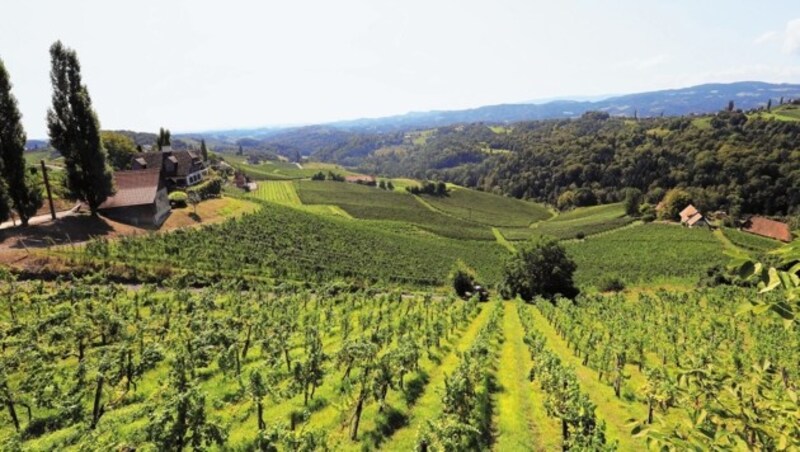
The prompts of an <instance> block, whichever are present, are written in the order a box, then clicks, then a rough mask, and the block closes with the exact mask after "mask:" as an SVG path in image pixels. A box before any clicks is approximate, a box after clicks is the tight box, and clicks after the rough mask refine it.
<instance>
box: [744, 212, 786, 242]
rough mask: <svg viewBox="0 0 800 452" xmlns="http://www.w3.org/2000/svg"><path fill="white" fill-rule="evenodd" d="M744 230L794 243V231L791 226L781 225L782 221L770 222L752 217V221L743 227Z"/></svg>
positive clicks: (748, 221) (767, 219)
mask: <svg viewBox="0 0 800 452" xmlns="http://www.w3.org/2000/svg"><path fill="white" fill-rule="evenodd" d="M742 230H743V231H745V232H749V233H751V234H755V235H760V236H762V237H768V238H771V239H775V240H780V241H782V242H791V241H792V231H791V230H790V229H789V225H788V224H786V223H781V222H780V221H775V220H770V219H769V218H764V217H758V216H754V217H750V219H749V220H747V221H746V222H745V223H744V225H742Z"/></svg>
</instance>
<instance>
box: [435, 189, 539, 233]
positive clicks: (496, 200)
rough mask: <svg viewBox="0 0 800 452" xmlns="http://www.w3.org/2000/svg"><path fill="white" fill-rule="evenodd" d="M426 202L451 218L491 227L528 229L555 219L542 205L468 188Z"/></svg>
mask: <svg viewBox="0 0 800 452" xmlns="http://www.w3.org/2000/svg"><path fill="white" fill-rule="evenodd" d="M422 198H423V199H424V200H425V201H426V202H428V203H429V204H430V205H432V206H433V207H435V208H436V209H438V210H441V211H442V212H444V213H446V214H448V215H452V216H454V217H457V218H461V219H463V220H467V221H470V222H475V223H481V224H485V225H487V226H497V227H528V226H530V225H531V224H532V223H535V222H537V221H542V220H546V219H548V218H550V217H551V216H552V214H551V213H550V211H548V210H547V209H546V208H545V207H544V206H542V205H540V204H536V203H532V202H527V201H521V200H519V199H515V198H509V197H505V196H497V195H493V194H489V193H484V192H481V191H477V190H469V189H465V188H453V189H451V190H450V192H449V194H448V195H447V196H443V197H438V196H426V195H423V196H422Z"/></svg>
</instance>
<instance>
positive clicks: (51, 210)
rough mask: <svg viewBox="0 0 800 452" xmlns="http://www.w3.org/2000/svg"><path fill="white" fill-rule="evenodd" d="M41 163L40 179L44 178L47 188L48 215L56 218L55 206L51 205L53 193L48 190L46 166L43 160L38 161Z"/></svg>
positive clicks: (48, 181)
mask: <svg viewBox="0 0 800 452" xmlns="http://www.w3.org/2000/svg"><path fill="white" fill-rule="evenodd" d="M39 162H40V163H41V164H42V179H44V188H46V189H47V201H48V202H49V203H50V216H51V217H53V220H55V219H56V208H55V207H53V194H52V193H51V192H50V180H49V179H48V178H47V166H46V165H45V164H44V160H40V161H39Z"/></svg>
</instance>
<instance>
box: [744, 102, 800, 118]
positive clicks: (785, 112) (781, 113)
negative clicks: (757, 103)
mask: <svg viewBox="0 0 800 452" xmlns="http://www.w3.org/2000/svg"><path fill="white" fill-rule="evenodd" d="M753 116H756V117H759V118H762V119H775V120H777V121H800V105H791V104H786V105H779V106H774V107H773V108H772V110H771V111H768V112H767V111H761V112H758V113H755V114H754V115H753Z"/></svg>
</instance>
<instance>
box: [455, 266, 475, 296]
mask: <svg viewBox="0 0 800 452" xmlns="http://www.w3.org/2000/svg"><path fill="white" fill-rule="evenodd" d="M450 280H451V281H452V282H453V290H455V291H456V294H458V296H459V297H465V296H466V295H467V292H473V291H474V290H475V270H472V269H471V268H469V267H467V265H466V264H464V262H463V261H461V260H458V261H457V262H456V264H455V266H454V268H453V271H452V272H450Z"/></svg>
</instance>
